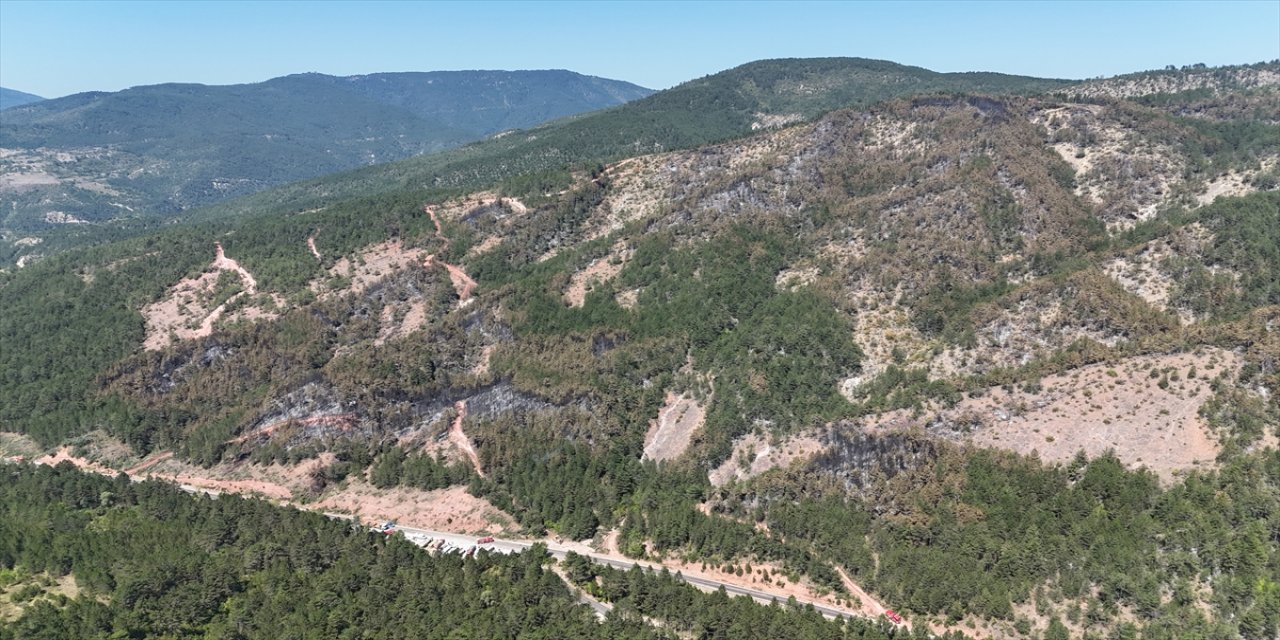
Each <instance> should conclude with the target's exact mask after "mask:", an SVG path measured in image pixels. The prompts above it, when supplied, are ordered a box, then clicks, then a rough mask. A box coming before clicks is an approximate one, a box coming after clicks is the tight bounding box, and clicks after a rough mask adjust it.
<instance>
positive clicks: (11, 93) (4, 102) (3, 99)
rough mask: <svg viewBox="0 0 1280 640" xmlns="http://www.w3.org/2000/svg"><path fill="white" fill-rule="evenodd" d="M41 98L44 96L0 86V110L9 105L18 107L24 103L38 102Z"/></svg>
mask: <svg viewBox="0 0 1280 640" xmlns="http://www.w3.org/2000/svg"><path fill="white" fill-rule="evenodd" d="M41 100H44V98H41V97H40V96H38V95H35V94H33V93H24V92H22V91H16V90H14V89H7V88H5V87H0V110H4V109H8V108H9V107H18V106H21V105H24V104H31V103H33V102H40V101H41Z"/></svg>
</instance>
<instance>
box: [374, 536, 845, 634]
mask: <svg viewBox="0 0 1280 640" xmlns="http://www.w3.org/2000/svg"><path fill="white" fill-rule="evenodd" d="M397 529H398V530H399V531H400V532H401V533H403V534H404V535H405V537H406V538H408V539H409V540H410V541H413V542H415V543H417V544H419V545H425V544H426V543H428V542H430V541H431V540H433V539H443V540H444V541H445V542H447V543H449V544H451V545H453V546H454V547H459V548H461V549H467V548H469V547H471V546H477V547H479V548H481V549H488V550H489V551H495V552H498V553H519V552H521V551H526V550H528V549H529V548H530V547H532V546H533V545H534V543H533V542H531V541H527V540H502V539H495V540H494V541H493V542H489V543H485V544H476V537H475V536H466V535H461V534H457V533H449V532H447V531H432V530H430V529H416V528H413V527H397ZM544 544H545V545H546V547H547V552H548V553H550V554H551V556H552V557H554V558H556V559H561V560H562V559H564V557H565V555H567V554H568V552H569V551H571V550H572V551H576V552H577V553H578V554H579V555H583V556H587V557H588V558H591V559H592V560H593V561H595V562H598V563H600V564H603V565H608V566H610V567H613V568H615V569H622V570H627V569H630V568H632V567H635V566H637V565H638V566H640V567H643V568H645V569H648V570H650V571H661V570H662V569H663V568H664V567H663V566H662V565H660V564H655V563H651V562H643V561H636V560H631V559H629V558H620V557H617V556H611V555H606V554H602V553H596V552H591V551H583V550H578V549H570V548H569V547H568V546H567V545H559V544H556V543H554V542H546V543H544ZM668 570H669V569H668ZM672 575H677V576H678V577H680V578H681V579H683V580H684V581H685V582H687V583H689V584H691V585H693V586H695V587H699V588H702V589H705V590H708V591H715V590H717V589H720V588H721V587H723V588H724V590H725V592H726V593H728V594H730V595H737V596H747V597H749V598H753V599H755V600H756V601H758V602H762V603H765V604H768V603H770V602H774V601H777V602H779V603H786V602H787V600H788V596H786V595H781V594H776V593H770V592H768V591H763V590H760V589H752V588H749V587H741V586H738V585H735V584H729V583H727V582H720V581H718V580H712V579H709V578H702V577H698V576H691V575H685V574H683V573H679V574H674V573H673V574H672ZM796 602H798V603H800V604H801V605H812V606H813V608H814V609H815V610H817V611H818V613H821V614H822V615H824V616H826V617H828V618H853V617H859V614H857V613H854V612H852V611H848V610H845V609H837V608H835V607H832V606H829V605H825V604H822V603H819V602H813V601H810V600H803V599H800V598H796ZM597 611H600V609H597Z"/></svg>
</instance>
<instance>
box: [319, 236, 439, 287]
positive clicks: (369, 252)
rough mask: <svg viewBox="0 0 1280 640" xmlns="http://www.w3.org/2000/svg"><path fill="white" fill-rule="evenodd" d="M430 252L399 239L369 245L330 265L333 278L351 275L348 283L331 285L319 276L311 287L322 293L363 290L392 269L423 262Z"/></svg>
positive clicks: (397, 269) (330, 275)
mask: <svg viewBox="0 0 1280 640" xmlns="http://www.w3.org/2000/svg"><path fill="white" fill-rule="evenodd" d="M426 255H427V252H426V251H423V250H422V249H417V248H414V249H408V248H405V246H404V244H403V243H401V242H400V240H399V239H396V240H389V241H387V242H380V243H378V244H375V245H371V246H369V247H366V248H365V249H364V250H362V251H361V252H360V253H358V254H357V255H356V258H355V260H351V259H349V258H346V257H343V258H341V259H339V260H338V261H337V263H335V264H334V265H333V266H332V267H330V268H329V278H347V279H349V283H345V286H339V287H336V288H334V289H330V287H329V284H328V283H326V282H324V281H319V280H315V281H312V282H311V285H310V287H311V290H312V291H313V292H315V293H317V294H319V295H320V296H321V297H328V296H334V295H340V294H342V293H346V292H353V293H360V292H363V291H364V290H365V289H368V288H369V286H371V285H372V284H373V283H375V282H377V281H378V280H381V279H382V278H383V277H384V276H386V275H388V274H390V273H393V272H395V271H399V270H401V269H405V268H407V267H409V266H410V265H413V264H417V263H421V262H422V261H423V260H424V259H425V258H426Z"/></svg>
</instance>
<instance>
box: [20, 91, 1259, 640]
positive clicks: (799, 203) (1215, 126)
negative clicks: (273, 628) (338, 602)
mask: <svg viewBox="0 0 1280 640" xmlns="http://www.w3.org/2000/svg"><path fill="white" fill-rule="evenodd" d="M1248 69H1249V70H1250V71H1258V70H1261V71H1268V69H1270V68H1269V67H1266V66H1263V67H1251V68H1248ZM1216 71H1217V70H1187V71H1185V72H1183V73H1184V74H1186V76H1185V77H1184V78H1182V80H1180V82H1186V83H1194V82H1197V80H1196V77H1195V76H1196V74H1198V73H1214V72H1216ZM629 108H631V106H628V107H623V108H621V109H618V110H615V111H612V112H610V113H617V112H620V111H622V110H623V109H629ZM594 117H597V116H591V117H588V118H582V119H580V120H578V121H577V122H578V123H581V122H586V121H588V120H589V119H590V118H594ZM1278 123H1280V91H1277V90H1276V86H1275V83H1274V82H1273V83H1270V84H1268V83H1266V82H1262V83H1258V84H1255V85H1252V86H1250V87H1249V88H1247V89H1243V90H1241V89H1239V88H1237V87H1235V86H1234V85H1232V86H1225V85H1224V86H1219V87H1216V88H1210V89H1208V90H1207V91H1196V92H1174V93H1169V94H1165V95H1161V96H1159V97H1158V98H1153V99H1151V100H1145V99H1144V101H1143V102H1134V101H1124V100H1114V99H1100V98H1092V97H1091V98H1088V99H1079V100H1078V99H1074V98H1072V97H1070V96H1066V95H1048V96H1046V95H1040V96H1019V97H1014V96H993V95H983V94H977V95H968V94H959V95H937V94H930V95H925V96H915V97H902V98H896V99H891V100H888V101H885V102H882V103H879V104H876V105H873V106H869V107H866V108H859V109H845V110H837V111H833V112H830V113H827V114H825V115H821V116H818V117H816V119H815V120H813V121H812V122H803V123H794V124H792V125H789V126H786V127H782V128H779V129H770V130H765V131H761V132H759V133H757V134H755V135H752V136H748V137H739V138H734V139H731V140H728V141H725V142H721V143H718V144H714V145H707V146H701V147H698V148H694V149H689V150H676V151H663V152H660V153H646V154H641V155H635V156H632V157H628V158H623V159H620V160H617V161H614V162H609V163H601V164H598V165H596V164H593V165H590V166H588V167H586V168H582V169H580V170H572V171H571V170H568V169H565V170H563V171H562V172H559V173H555V174H552V173H545V172H544V173H536V174H533V175H526V176H517V177H515V178H508V177H505V176H503V180H502V181H499V182H493V183H490V184H488V185H487V189H485V190H474V191H466V190H461V189H457V188H453V185H450V187H451V188H449V189H443V188H435V189H433V188H431V187H430V186H429V185H426V186H424V185H423V184H416V185H414V186H413V187H411V188H396V184H397V183H395V182H394V181H393V182H391V183H390V184H388V185H384V187H383V188H382V190H380V191H379V192H378V193H376V194H374V195H365V196H360V197H350V198H346V199H339V200H337V201H336V202H333V203H331V204H328V205H325V206H321V207H317V208H315V209H314V210H294V209H292V208H291V207H292V206H293V205H291V204H285V205H281V208H279V209H270V208H267V209H264V210H263V211H262V212H261V213H260V215H256V216H254V215H246V216H242V217H240V218H237V219H234V220H230V219H221V220H213V219H209V220H202V221H200V222H199V223H198V224H188V225H184V226H180V227H174V228H171V229H167V230H165V231H164V232H162V233H159V234H156V235H152V236H147V237H140V238H135V239H132V240H128V241H125V242H121V243H115V244H111V245H104V246H101V247H97V248H94V249H91V250H82V251H77V252H74V253H68V254H65V255H61V256H55V257H51V258H48V259H46V260H43V261H41V262H38V263H36V264H34V265H31V266H29V267H27V268H24V269H22V270H21V271H18V272H16V273H10V274H6V275H4V276H3V280H0V305H2V306H0V308H4V309H6V313H5V314H4V316H3V317H0V340H3V347H4V348H3V349H0V358H2V359H3V360H2V361H0V394H2V395H0V427H3V429H5V430H9V431H16V432H20V433H26V434H29V435H30V436H31V437H32V438H33V439H34V441H35V444H32V443H31V442H28V444H27V445H26V446H28V447H33V448H39V447H45V448H52V447H56V446H57V445H58V444H60V443H67V444H68V445H69V446H70V447H72V448H71V449H68V450H67V451H66V452H64V454H65V455H72V454H77V453H78V454H80V455H84V456H88V457H91V458H93V459H95V460H96V462H97V463H98V464H104V465H109V466H112V467H113V468H118V469H130V470H132V471H133V472H134V473H135V474H136V475H145V474H154V475H156V476H157V477H168V478H177V479H181V481H183V482H188V483H195V482H207V483H215V482H223V483H239V484H234V485H233V486H237V487H242V488H248V489H251V490H255V491H259V492H262V493H266V494H269V495H274V496H278V497H287V498H289V499H292V500H300V501H309V502H313V503H314V504H316V505H320V508H325V509H333V508H340V509H348V510H351V511H353V512H356V513H360V514H361V515H364V516H365V517H378V516H382V517H386V516H388V515H390V514H391V513H392V512H393V511H392V510H395V509H402V508H403V509H404V510H403V511H396V513H399V514H401V515H400V516H399V517H401V518H402V519H403V520H406V521H408V520H409V519H410V518H419V519H420V521H421V522H422V523H423V525H422V526H427V525H429V524H436V525H438V526H446V524H447V523H445V519H446V517H447V518H450V519H452V518H455V517H457V518H462V517H463V516H464V515H466V514H461V513H457V512H448V515H447V516H445V515H441V513H442V512H440V511H438V510H437V511H433V510H432V509H433V508H432V507H431V506H430V505H431V504H432V500H438V499H439V497H440V496H442V495H449V496H451V498H450V499H452V500H455V501H457V500H462V499H463V498H462V496H463V495H465V494H470V495H469V496H468V497H467V498H466V499H467V500H473V501H474V502H473V503H472V504H475V505H481V506H484V507H485V508H496V509H497V510H500V511H502V512H504V513H506V514H508V515H509V516H510V518H511V520H510V521H509V523H508V524H499V523H498V522H497V521H496V520H495V519H494V518H490V519H491V520H492V522H491V523H492V524H493V525H494V526H507V527H510V528H519V529H521V530H522V531H523V532H524V533H525V534H528V535H541V534H543V533H544V532H545V533H550V534H552V535H558V536H563V537H566V538H570V539H573V540H592V541H593V542H594V543H595V544H597V545H600V546H602V547H605V548H609V549H615V550H616V551H617V552H619V553H625V554H628V555H632V556H644V557H648V558H652V559H656V560H661V561H663V562H667V563H669V564H671V565H672V566H689V567H692V566H697V565H699V564H700V565H702V566H701V567H699V569H700V570H718V571H722V572H724V573H726V574H731V575H734V576H737V577H739V578H741V579H743V580H750V581H756V582H753V584H762V583H764V582H765V581H767V583H768V584H769V585H773V586H779V587H780V588H781V587H785V588H797V589H808V590H810V591H811V592H812V593H814V594H816V596H822V597H828V598H831V599H832V601H833V602H845V603H849V602H854V601H862V602H863V606H864V607H866V606H867V605H866V603H867V600H865V599H863V598H862V597H861V596H859V595H858V589H857V587H858V586H859V585H860V586H861V587H862V588H865V589H866V590H867V591H868V592H870V594H872V596H873V597H874V598H875V599H877V600H875V602H881V603H884V604H887V605H889V606H892V607H893V608H894V609H897V610H900V611H903V612H905V613H906V614H907V616H908V620H909V621H911V622H912V623H913V624H914V625H917V626H916V627H915V628H916V629H923V628H933V629H938V630H942V629H962V630H964V629H967V630H970V631H975V632H977V633H980V634H983V635H990V636H992V637H1037V638H1038V637H1066V635H1067V634H1070V635H1072V636H1089V637H1100V638H1101V637H1113V636H1114V637H1132V636H1139V637H1150V638H1178V637H1187V635H1199V636H1204V637H1219V636H1220V637H1235V636H1243V637H1249V638H1266V637H1273V636H1274V635H1275V633H1276V631H1277V625H1280V589H1277V588H1276V586H1275V585H1276V584H1277V582H1280V571H1278V567H1280V564H1278V563H1280V555H1278V554H1277V551H1276V549H1277V545H1276V544H1275V536H1274V530H1275V526H1274V524H1275V522H1276V521H1277V519H1278V518H1280V457H1278V456H1280V454H1277V452H1276V443H1277V441H1278V440H1277V436H1278V435H1280V434H1277V432H1276V429H1277V424H1278V423H1280V408H1277V403H1276V402H1275V398H1276V397H1277V396H1276V394H1277V393H1280V364H1278V363H1280V289H1277V285H1276V283H1277V282H1280V275H1278V274H1280V254H1277V247H1280V237H1277V235H1276V234H1277V229H1280V190H1277V186H1280V180H1277V177H1278V176H1280V170H1278V169H1277V167H1278V164H1280V154H1278V152H1277V150H1278V149H1280V144H1276V143H1275V141H1276V140H1277V139H1278V138H1277V136H1278V135H1280V124H1278ZM566 126H567V125H566ZM557 130H559V129H557ZM511 157H514V156H511ZM495 171H497V172H499V173H500V172H501V171H512V172H515V171H516V170H515V169H497V170H495ZM437 175H439V174H437ZM495 175H496V174H495ZM350 180H351V177H350V176H340V177H339V178H338V181H339V182H338V183H337V186H335V191H337V192H341V191H342V190H345V189H347V188H349V186H350V185H351V184H352V183H351V182H350ZM467 180H476V181H479V180H481V178H480V177H478V176H472V177H469V178H467ZM371 184H372V183H371ZM459 184H461V183H459ZM466 184H471V183H466ZM307 188H319V186H318V184H313V185H311V186H310V187H307ZM295 193H296V192H295ZM289 197H293V196H292V195H288V196H282V198H286V199H287V198H289ZM15 446H16V445H15ZM211 486H212V485H211ZM463 487H465V489H466V491H465V492H463ZM449 491H452V492H453V493H441V492H449ZM387 495H390V496H395V498H394V500H390V501H388V502H394V503H395V504H388V502H378V497H377V496H387ZM404 504H413V505H417V506H414V507H401V506H397V505H404ZM480 512H481V511H480V510H479V506H477V513H480ZM483 513H490V514H492V513H493V512H490V511H483ZM451 522H452V520H450V523H451ZM1189 523H1190V524H1189ZM460 526H461V525H460ZM681 563H685V564H684V565H681Z"/></svg>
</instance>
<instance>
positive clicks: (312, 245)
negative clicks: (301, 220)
mask: <svg viewBox="0 0 1280 640" xmlns="http://www.w3.org/2000/svg"><path fill="white" fill-rule="evenodd" d="M307 248H308V249H310V250H311V255H313V256H315V257H316V260H322V259H323V258H321V257H320V250H319V249H317V248H316V237H315V235H311V236H307Z"/></svg>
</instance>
